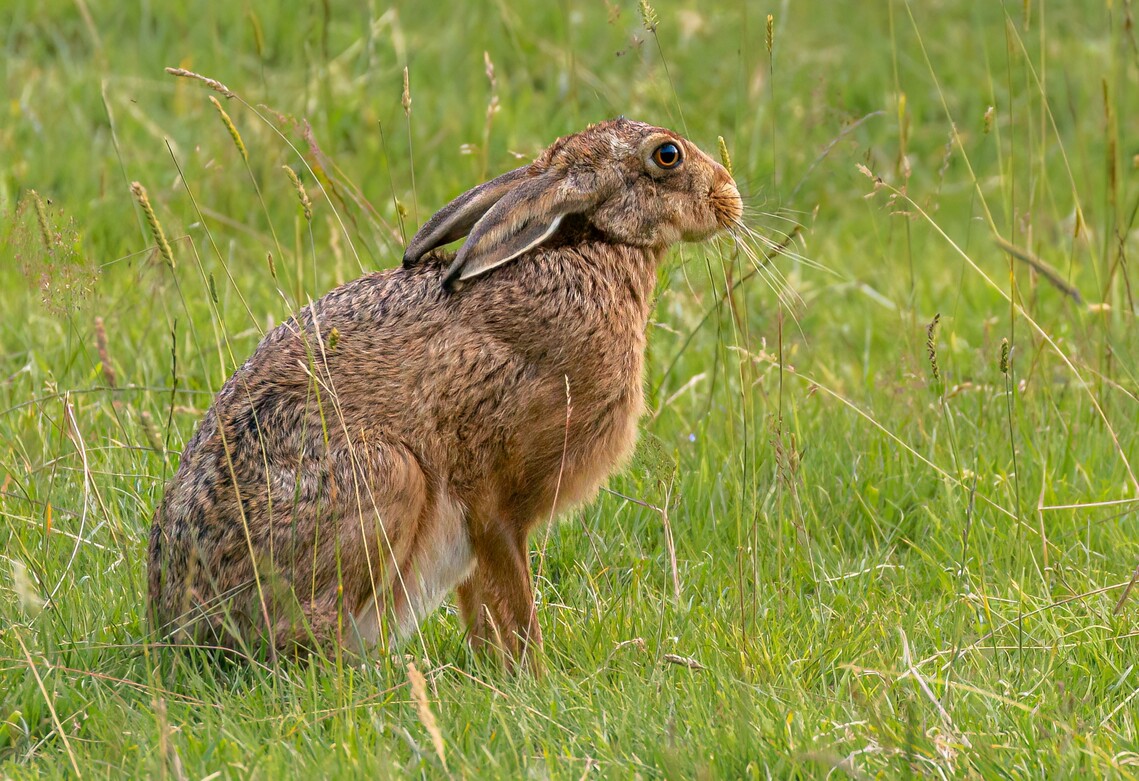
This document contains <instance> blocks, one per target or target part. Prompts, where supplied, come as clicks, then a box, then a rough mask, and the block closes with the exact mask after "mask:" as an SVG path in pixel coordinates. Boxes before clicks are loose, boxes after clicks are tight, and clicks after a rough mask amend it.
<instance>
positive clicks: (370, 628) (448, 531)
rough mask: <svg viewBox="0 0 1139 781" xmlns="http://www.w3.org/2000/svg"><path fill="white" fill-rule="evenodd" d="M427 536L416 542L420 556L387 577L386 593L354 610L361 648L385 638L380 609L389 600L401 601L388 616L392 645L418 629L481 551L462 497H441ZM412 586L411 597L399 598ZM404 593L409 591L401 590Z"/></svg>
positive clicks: (426, 527)
mask: <svg viewBox="0 0 1139 781" xmlns="http://www.w3.org/2000/svg"><path fill="white" fill-rule="evenodd" d="M421 534H422V539H420V540H418V541H417V543H416V545H415V551H416V553H417V554H418V557H417V558H416V559H415V560H414V561H410V562H401V567H400V572H399V573H398V574H396V573H394V572H393V573H392V574H391V575H389V576H388V579H387V583H385V589H386V592H387V593H386V594H385V595H384V597H383V598H382V599H381V600H379V604H378V605H377V601H376V600H369V602H368V604H367V605H366V606H365V607H364V608H362V609H361V610H359V611H358V612H357V613H356V614H355V615H353V617H352V618H353V623H354V625H355V634H356V635H357V637H356V640H357V642H358V644H359V645H360V647H361V650H367V649H370V648H372V647H374V646H375V645H376V644H377V643H378V642H379V641H380V633H381V631H382V630H381V627H382V625H383V624H384V623H385V622H382V621H381V619H380V615H379V611H380V610H384V609H385V604H386V605H391V604H398V605H399V607H398V608H397V612H396V614H395V615H394V616H390V615H389V616H388V621H387V622H386V623H387V625H388V627H391V624H392V619H394V624H395V626H394V627H392V628H389V631H388V635H389V636H388V638H387V640H388V648H389V649H391V648H394V647H396V646H397V645H398V644H399V643H400V642H401V641H402V640H404V639H406V638H407V637H408V636H410V635H411V634H413V633H414V632H415V629H416V627H417V626H419V622H420V621H422V620H423V619H424V618H426V617H427V616H428V615H430V614H431V613H432V612H433V611H434V610H435V608H437V607H439V603H441V602H442V601H443V599H444V597H446V596H447V594H449V593H450V592H451V591H453V590H454V588H455V587H456V586H458V585H459V584H460V583H462V582H463V580H465V579H466V578H467V576H468V575H470V573H471V570H472V569H473V568H474V564H475V556H474V551H473V550H472V548H471V540H470V537H469V536H468V534H467V526H466V520H465V513H464V512H463V508H462V507H461V506H460V505H459V503H458V502H456V501H454V499H452V498H451V497H449V496H447V495H442V496H441V497H440V501H439V505H438V508H437V511H436V513H435V516H434V517H433V518H430V519H428V520H427V521H426V522H425V523H424V525H423V527H422V529H421ZM404 590H406V599H398V600H397V599H395V595H396V594H397V593H400V592H403V591H404ZM401 596H403V595H402V594H401Z"/></svg>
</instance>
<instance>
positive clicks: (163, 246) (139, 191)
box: [131, 182, 174, 268]
mask: <svg viewBox="0 0 1139 781" xmlns="http://www.w3.org/2000/svg"><path fill="white" fill-rule="evenodd" d="M131 193H132V194H133V195H134V199H135V200H136V201H138V205H139V206H141V207H142V213H143V214H145V215H146V224H147V225H149V226H150V233H151V235H153V236H154V243H155V244H157V245H158V252H159V254H161V255H162V258H163V259H164V260H165V261H166V263H167V265H169V266H170V268H174V252H173V250H171V249H170V242H168V241H167V240H166V231H164V230H162V223H160V222H159V221H158V215H156V214H155V213H154V207H153V206H151V205H150V197H149V196H148V195H147V194H146V188H145V187H143V186H142V184H140V183H139V182H131Z"/></svg>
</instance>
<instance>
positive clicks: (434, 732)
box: [407, 659, 447, 770]
mask: <svg viewBox="0 0 1139 781" xmlns="http://www.w3.org/2000/svg"><path fill="white" fill-rule="evenodd" d="M407 680H408V682H409V683H410V684H411V696H412V699H414V700H415V706H416V708H417V709H418V710H419V721H420V723H422V724H423V728H424V729H425V730H427V734H428V735H430V736H431V745H432V746H434V747H435V754H436V755H437V756H438V757H439V762H440V763H442V765H443V769H444V770H446V769H447V757H446V755H445V753H444V745H443V733H442V732H440V731H439V724H438V723H436V721H435V714H434V713H433V712H432V711H431V701H430V700H429V699H428V698H427V680H426V679H425V678H424V677H423V673H421V672H420V671H419V668H418V667H416V666H415V662H413V661H411V660H410V659H408V660H407Z"/></svg>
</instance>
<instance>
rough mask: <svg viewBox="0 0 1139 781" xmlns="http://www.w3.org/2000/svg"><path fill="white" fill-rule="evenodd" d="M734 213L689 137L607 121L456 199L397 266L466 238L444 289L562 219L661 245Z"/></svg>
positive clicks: (612, 236)
mask: <svg viewBox="0 0 1139 781" xmlns="http://www.w3.org/2000/svg"><path fill="white" fill-rule="evenodd" d="M741 213H742V203H741V200H740V195H739V191H738V190H737V189H736V185H735V182H733V181H732V177H731V175H729V174H728V172H727V170H726V169H725V168H724V167H723V166H722V165H720V164H719V163H717V162H716V161H714V160H713V159H712V158H710V157H709V156H708V155H706V154H704V152H702V151H700V149H698V148H697V147H696V146H695V145H694V144H693V143H692V142H690V141H688V140H687V139H685V138H683V137H682V136H680V135H679V134H677V133H674V132H672V131H671V130H666V129H664V128H660V127H653V126H652V125H646V124H644V123H642V122H634V121H632V120H628V119H623V118H622V119H614V120H610V121H608V122H602V123H600V124H597V125H593V126H591V127H589V128H587V129H586V130H584V131H582V132H580V133H577V134H575V135H571V136H565V137H563V138H560V139H558V140H557V141H555V142H554V143H553V144H552V145H551V146H550V147H549V148H548V149H546V151H545V152H543V153H542V154H541V155H540V156H539V157H538V159H537V160H535V161H534V162H533V163H531V164H530V165H526V166H523V167H521V168H516V169H514V170H513V171H509V172H507V173H505V174H503V175H501V176H499V177H497V178H496V179H492V180H491V181H489V182H487V183H486V184H483V185H480V186H479V187H476V188H474V189H473V190H470V191H468V192H466V193H464V194H463V195H461V196H459V197H458V198H456V199H455V200H454V201H452V202H451V203H450V204H449V205H448V206H446V207H445V208H443V209H442V210H440V211H439V212H438V213H436V214H435V216H433V217H432V218H431V219H430V220H428V221H427V223H426V224H424V226H423V227H422V228H421V229H420V231H419V232H418V233H417V234H416V235H415V238H414V239H413V240H412V242H411V244H410V245H409V246H408V248H407V252H406V253H405V254H404V256H403V263H404V266H413V265H415V264H416V263H417V262H418V261H419V259H420V258H421V257H422V256H423V255H424V254H425V253H427V252H428V251H430V250H432V249H434V248H436V247H439V246H441V245H443V244H447V243H449V242H452V241H455V240H457V239H460V238H462V237H464V236H467V241H466V243H465V244H464V245H463V246H462V248H460V249H459V251H458V254H457V255H456V256H455V259H454V261H453V262H452V263H451V266H450V268H449V269H448V270H447V273H446V275H445V276H444V278H443V285H444V287H450V286H452V285H453V284H454V283H455V282H462V281H466V280H469V279H471V278H473V277H477V276H479V275H480V274H484V273H486V272H488V271H490V270H491V269H493V268H495V267H497V266H501V265H502V264H503V263H507V262H509V261H511V260H514V259H515V258H517V257H519V256H520V255H522V254H524V253H525V252H527V251H529V250H531V249H534V248H536V247H538V246H539V245H541V244H543V243H544V242H547V241H549V240H550V239H551V238H552V237H554V236H555V235H556V234H557V233H558V229H559V227H561V226H562V224H563V221H564V220H565V219H566V218H567V217H570V216H574V215H576V216H579V217H581V218H582V219H584V220H586V221H587V222H588V224H589V225H590V226H591V227H592V228H593V229H594V230H596V231H597V232H598V233H600V234H601V235H602V236H604V237H605V239H606V240H607V241H609V242H611V243H614V244H623V245H626V246H633V247H645V248H651V249H655V250H663V249H664V248H666V247H668V246H669V245H671V244H675V243H676V242H678V241H699V240H701V239H705V238H708V237H709V236H711V235H712V234H713V233H715V232H716V231H718V230H722V229H724V228H728V227H730V226H731V225H733V224H734V223H736V222H737V221H738V220H739V219H740V215H741Z"/></svg>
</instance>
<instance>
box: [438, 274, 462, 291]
mask: <svg viewBox="0 0 1139 781" xmlns="http://www.w3.org/2000/svg"><path fill="white" fill-rule="evenodd" d="M462 287H463V283H462V282H461V281H460V280H459V275H458V274H448V275H447V276H445V277H443V292H444V293H457V292H458V291H459V290H461V289H462Z"/></svg>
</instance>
